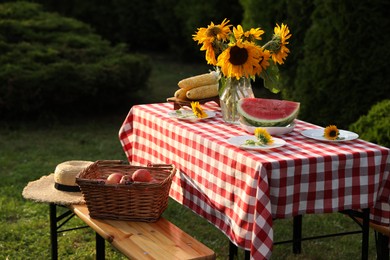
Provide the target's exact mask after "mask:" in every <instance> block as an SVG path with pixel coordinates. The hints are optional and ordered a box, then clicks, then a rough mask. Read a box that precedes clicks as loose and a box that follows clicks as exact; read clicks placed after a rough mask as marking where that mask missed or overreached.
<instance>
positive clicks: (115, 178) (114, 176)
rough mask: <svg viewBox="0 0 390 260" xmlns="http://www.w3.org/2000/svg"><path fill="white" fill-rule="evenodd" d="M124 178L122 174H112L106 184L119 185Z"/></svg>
mask: <svg viewBox="0 0 390 260" xmlns="http://www.w3.org/2000/svg"><path fill="white" fill-rule="evenodd" d="M122 177H123V174H121V173H111V174H110V175H109V176H108V177H107V180H106V184H118V183H119V182H120V181H121V179H122Z"/></svg>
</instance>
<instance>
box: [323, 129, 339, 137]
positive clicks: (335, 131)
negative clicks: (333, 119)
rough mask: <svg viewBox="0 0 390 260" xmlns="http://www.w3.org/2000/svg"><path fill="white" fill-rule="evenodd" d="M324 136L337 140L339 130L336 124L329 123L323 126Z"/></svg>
mask: <svg viewBox="0 0 390 260" xmlns="http://www.w3.org/2000/svg"><path fill="white" fill-rule="evenodd" d="M324 137H325V138H326V139H328V140H337V139H338V137H339V130H338V129H337V126H335V125H330V126H327V127H325V130H324Z"/></svg>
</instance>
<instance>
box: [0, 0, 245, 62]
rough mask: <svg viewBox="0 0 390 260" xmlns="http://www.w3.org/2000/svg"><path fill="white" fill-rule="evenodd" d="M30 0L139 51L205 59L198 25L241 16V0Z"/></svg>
mask: <svg viewBox="0 0 390 260" xmlns="http://www.w3.org/2000/svg"><path fill="white" fill-rule="evenodd" d="M0 1H1V0H0ZM31 1H36V2H39V3H42V4H43V5H44V6H45V8H47V9H48V10H50V11H56V12H59V13H60V14H62V15H66V16H70V17H74V18H76V19H79V20H81V21H83V22H85V23H87V24H89V25H91V26H92V27H93V28H95V29H96V32H97V33H99V34H100V35H102V36H103V37H104V38H105V39H108V40H110V41H111V42H112V43H117V42H125V43H126V44H128V45H129V46H130V48H131V49H132V50H138V51H164V52H165V51H170V52H172V53H173V54H174V55H175V56H176V57H178V58H182V59H184V60H196V59H200V57H202V60H201V61H203V56H201V55H200V54H199V53H200V52H199V48H198V46H197V45H196V44H195V42H194V41H193V40H192V34H194V32H195V31H196V29H197V28H198V27H201V26H202V27H204V26H207V25H208V24H210V22H211V21H214V22H215V23H220V22H221V21H222V20H223V19H224V18H229V19H231V20H232V21H233V22H234V23H238V22H241V19H242V7H241V6H240V4H239V2H238V0H224V1H222V0H216V1H208V0H186V1H176V0H150V1H144V0H131V1H128V0H115V1H101V0H83V1H72V0H31Z"/></svg>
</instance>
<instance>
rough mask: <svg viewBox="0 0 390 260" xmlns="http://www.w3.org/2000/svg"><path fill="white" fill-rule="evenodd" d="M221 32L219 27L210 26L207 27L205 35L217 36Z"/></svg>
mask: <svg viewBox="0 0 390 260" xmlns="http://www.w3.org/2000/svg"><path fill="white" fill-rule="evenodd" d="M220 32H221V29H220V28H219V27H216V26H214V27H211V28H208V29H207V32H206V36H207V37H217V36H218V34H219V33H220Z"/></svg>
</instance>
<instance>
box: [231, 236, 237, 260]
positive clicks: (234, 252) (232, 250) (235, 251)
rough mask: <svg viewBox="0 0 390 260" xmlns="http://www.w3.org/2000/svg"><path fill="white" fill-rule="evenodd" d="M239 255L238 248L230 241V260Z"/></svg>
mask: <svg viewBox="0 0 390 260" xmlns="http://www.w3.org/2000/svg"><path fill="white" fill-rule="evenodd" d="M237 255H238V247H237V246H236V245H235V244H233V243H232V241H230V240H229V260H233V259H234V258H235V256H237Z"/></svg>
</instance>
